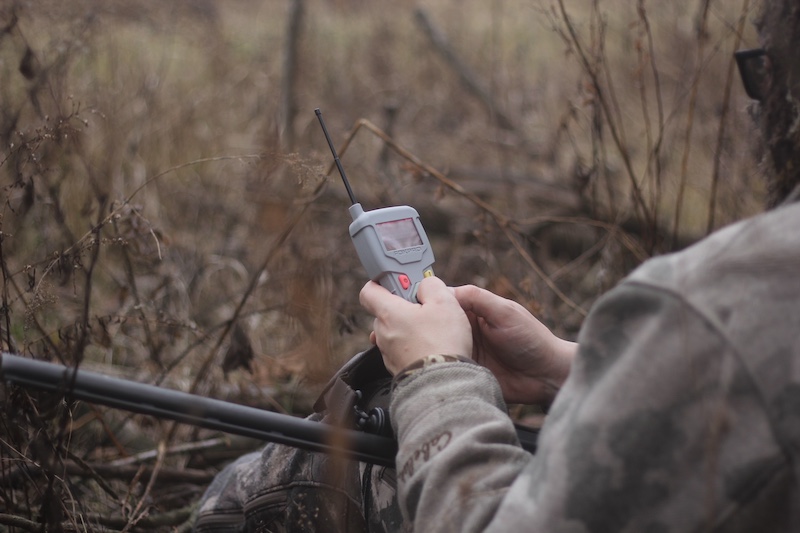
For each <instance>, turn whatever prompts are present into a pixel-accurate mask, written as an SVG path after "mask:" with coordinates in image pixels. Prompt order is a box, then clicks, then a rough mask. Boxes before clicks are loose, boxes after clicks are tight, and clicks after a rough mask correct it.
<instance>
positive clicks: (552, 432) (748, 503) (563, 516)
mask: <svg viewBox="0 0 800 533" xmlns="http://www.w3.org/2000/svg"><path fill="white" fill-rule="evenodd" d="M579 344H580V349H579V353H578V357H577V359H576V362H575V364H574V366H573V369H572V372H571V375H570V377H569V379H568V380H567V383H566V384H565V386H564V388H563V389H562V391H561V392H560V393H559V396H558V397H557V399H556V401H555V403H554V404H553V406H552V409H551V411H550V414H549V416H548V420H547V422H546V423H545V427H544V428H543V431H542V433H541V435H540V442H539V450H538V452H537V454H536V456H531V455H529V454H526V453H525V452H524V451H522V450H521V449H520V448H519V447H518V446H517V443H516V440H515V434H514V428H513V426H512V424H511V422H510V420H509V418H508V416H507V415H506V407H505V405H504V403H503V400H502V397H501V393H500V389H499V386H498V384H497V382H496V381H495V380H494V378H493V376H492V375H491V374H489V373H488V372H487V371H486V370H484V369H482V368H480V367H478V366H477V365H473V364H466V363H447V364H441V365H431V366H430V367H427V368H425V369H423V370H421V371H418V372H416V373H414V374H413V375H412V376H410V377H408V378H407V379H405V380H404V381H403V382H401V383H399V384H398V385H397V387H396V389H395V392H394V397H393V400H392V406H391V410H392V420H393V424H394V425H395V430H396V432H397V434H398V436H399V442H400V450H399V454H398V491H399V498H400V502H401V506H402V507H403V509H404V511H405V512H406V513H407V514H408V517H409V518H410V519H411V520H413V521H414V524H415V526H416V528H417V530H418V531H487V532H507V531H548V532H557V531H569V532H571V533H578V532H588V531H658V532H668V531H697V530H705V529H714V528H715V527H720V526H725V527H720V530H723V531H748V529H747V528H748V527H749V526H753V528H752V529H749V530H764V529H763V528H762V526H764V525H765V524H770V521H769V520H772V519H770V518H767V517H769V516H772V515H774V516H778V517H781V516H784V517H785V516H786V513H783V514H781V513H773V514H772V515H770V513H769V511H770V509H772V510H775V508H777V507H779V506H780V505H782V503H780V502H784V504H785V502H786V501H787V500H786V498H785V497H783V498H781V497H777V495H779V494H781V493H782V492H781V491H786V490H787V486H788V485H787V484H789V483H791V482H792V481H791V478H790V477H789V474H788V472H789V470H788V467H787V464H786V460H785V458H784V455H783V454H782V453H781V449H780V448H779V446H778V445H777V444H776V442H775V439H774V437H773V433H772V431H771V428H770V424H769V420H768V417H767V415H766V414H765V410H764V408H763V405H762V403H761V402H760V396H759V394H758V393H757V392H756V390H755V388H754V385H753V381H752V379H751V377H750V375H749V374H748V372H747V371H746V370H745V368H744V366H743V365H742V364H741V360H740V358H739V355H740V354H738V353H737V352H736V349H735V347H734V346H732V345H731V343H730V342H729V340H728V337H727V336H726V335H725V334H724V332H723V331H721V330H720V329H719V327H718V324H715V323H714V322H713V321H710V320H708V319H707V318H706V317H705V315H703V314H701V313H698V312H696V311H695V309H694V308H693V307H692V306H691V305H689V304H687V302H686V301H685V300H684V299H683V298H682V297H680V296H679V295H678V294H676V293H673V292H670V291H667V290H663V289H661V288H659V287H654V286H648V285H647V284H645V283H637V282H627V283H624V284H622V285H621V286H620V287H618V288H617V289H615V290H614V291H612V292H611V293H609V294H608V295H606V296H605V297H604V298H602V299H601V300H600V301H599V302H598V304H597V305H596V306H595V309H593V311H592V313H591V314H590V317H589V318H588V319H587V322H586V323H585V324H584V328H583V330H582V333H581V337H580V338H579ZM751 515H752V516H755V517H757V520H760V522H758V524H759V525H758V526H754V525H753V523H748V522H747V517H751V518H750V519H752V520H756V519H754V518H752V516H751ZM732 517H735V518H736V519H738V520H739V521H736V522H733V521H732ZM778 519H780V518H775V519H774V520H778ZM732 523H735V524H736V527H730V528H727V526H730V525H731V524H732ZM740 526H742V527H743V529H737V528H738V527H740ZM773 530H776V531H777V530H781V531H782V530H783V529H780V528H778V529H773Z"/></svg>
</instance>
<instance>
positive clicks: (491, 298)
mask: <svg viewBox="0 0 800 533" xmlns="http://www.w3.org/2000/svg"><path fill="white" fill-rule="evenodd" d="M454 294H455V297H456V300H458V303H459V304H460V305H461V308H462V309H464V311H468V312H472V313H474V314H475V315H477V316H479V317H482V318H486V317H491V316H492V315H494V314H496V313H497V311H498V306H501V305H504V304H506V303H507V300H506V299H505V298H503V297H501V296H497V295H496V294H494V293H493V292H490V291H487V290H486V289H481V288H480V287H476V286H475V285H464V286H462V287H456V288H455V291H454Z"/></svg>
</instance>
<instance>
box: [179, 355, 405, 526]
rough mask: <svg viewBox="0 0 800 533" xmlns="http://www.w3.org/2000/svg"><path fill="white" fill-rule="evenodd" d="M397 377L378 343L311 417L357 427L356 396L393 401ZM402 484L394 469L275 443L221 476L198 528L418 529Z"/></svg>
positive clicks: (370, 401) (370, 402)
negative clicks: (401, 495)
mask: <svg viewBox="0 0 800 533" xmlns="http://www.w3.org/2000/svg"><path fill="white" fill-rule="evenodd" d="M376 362H378V363H379V366H376V365H373V363H376ZM365 365H366V366H365ZM354 368H355V370H354ZM390 382H391V379H390V376H389V375H388V373H386V371H385V369H383V364H382V361H381V359H380V353H378V352H377V350H375V349H373V350H369V351H367V352H364V353H362V354H358V355H357V356H356V357H354V358H353V359H352V360H351V361H350V362H349V363H348V364H347V365H345V366H344V367H343V369H342V370H341V371H340V372H339V373H337V375H336V376H334V378H333V379H332V380H331V383H330V384H329V385H328V387H327V388H326V390H325V392H324V393H323V396H322V397H321V398H320V400H319V401H318V402H317V405H316V407H317V409H318V411H319V412H317V413H315V414H313V415H311V416H310V417H309V419H311V420H315V421H319V422H322V423H331V424H348V426H347V427H353V425H352V424H353V423H354V422H353V420H352V414H353V413H354V411H353V406H354V405H355V404H356V403H359V405H360V407H361V408H362V409H364V410H369V409H371V408H373V407H384V408H388V400H389V390H390ZM356 390H359V391H361V399H360V400H359V398H358V395H357V394H356V393H355V391H356ZM396 486H397V485H396V478H395V470H394V469H393V468H386V467H382V466H375V465H369V464H365V463H359V462H355V461H351V460H347V459H344V458H341V457H334V456H330V455H327V454H324V453H317V452H308V451H305V450H300V449H297V448H293V447H290V446H285V445H280V444H274V443H270V444H267V445H266V446H265V447H264V448H263V449H262V450H261V451H258V452H253V453H251V454H248V455H245V456H243V457H241V458H239V459H238V460H237V461H235V462H234V463H232V464H230V465H228V466H227V467H226V468H225V469H224V470H223V471H221V472H220V473H219V474H218V475H217V476H216V477H215V479H214V481H213V482H212V484H211V485H210V486H209V487H208V489H207V490H206V493H205V495H204V496H203V497H202V499H201V501H200V503H199V507H198V510H197V512H196V517H195V522H194V529H193V531H195V532H197V533H212V532H213V533H228V532H231V533H232V532H248V533H267V532H270V533H310V532H319V533H323V532H324V533H339V532H342V533H343V532H348V533H349V532H354V533H362V532H363V533H389V532H403V531H407V530H408V531H410V526H409V525H408V523H405V524H404V522H403V520H402V515H401V513H400V509H399V507H398V505H397V493H396Z"/></svg>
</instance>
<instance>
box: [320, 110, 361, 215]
mask: <svg viewBox="0 0 800 533" xmlns="http://www.w3.org/2000/svg"><path fill="white" fill-rule="evenodd" d="M314 113H316V114H317V118H318V119H319V125H320V126H322V132H323V133H324V134H325V140H326V141H328V146H329V147H330V149H331V153H332V154H333V162H334V163H336V168H337V169H339V175H340V176H341V177H342V181H343V182H344V188H345V189H347V195H348V196H349V197H350V203H351V204H353V205H355V204H357V203H358V202H357V201H356V195H355V194H353V189H351V188H350V182H349V181H348V180H347V176H346V175H345V173H344V168H343V167H342V162H341V161H339V155H338V154H337V153H336V148H334V147H333V141H331V136H330V135H329V134H328V128H326V127H325V121H324V120H322V111H320V110H319V108H317V109H315V110H314Z"/></svg>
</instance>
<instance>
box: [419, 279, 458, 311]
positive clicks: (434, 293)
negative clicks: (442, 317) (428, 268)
mask: <svg viewBox="0 0 800 533" xmlns="http://www.w3.org/2000/svg"><path fill="white" fill-rule="evenodd" d="M452 299H453V291H452V290H451V289H450V287H448V286H447V285H445V284H444V282H443V281H442V280H441V279H439V278H437V277H436V276H431V277H430V278H425V279H423V280H422V281H421V282H420V283H419V288H418V289H417V301H419V303H421V304H424V303H430V302H434V301H437V302H439V301H450V300H452Z"/></svg>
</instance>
